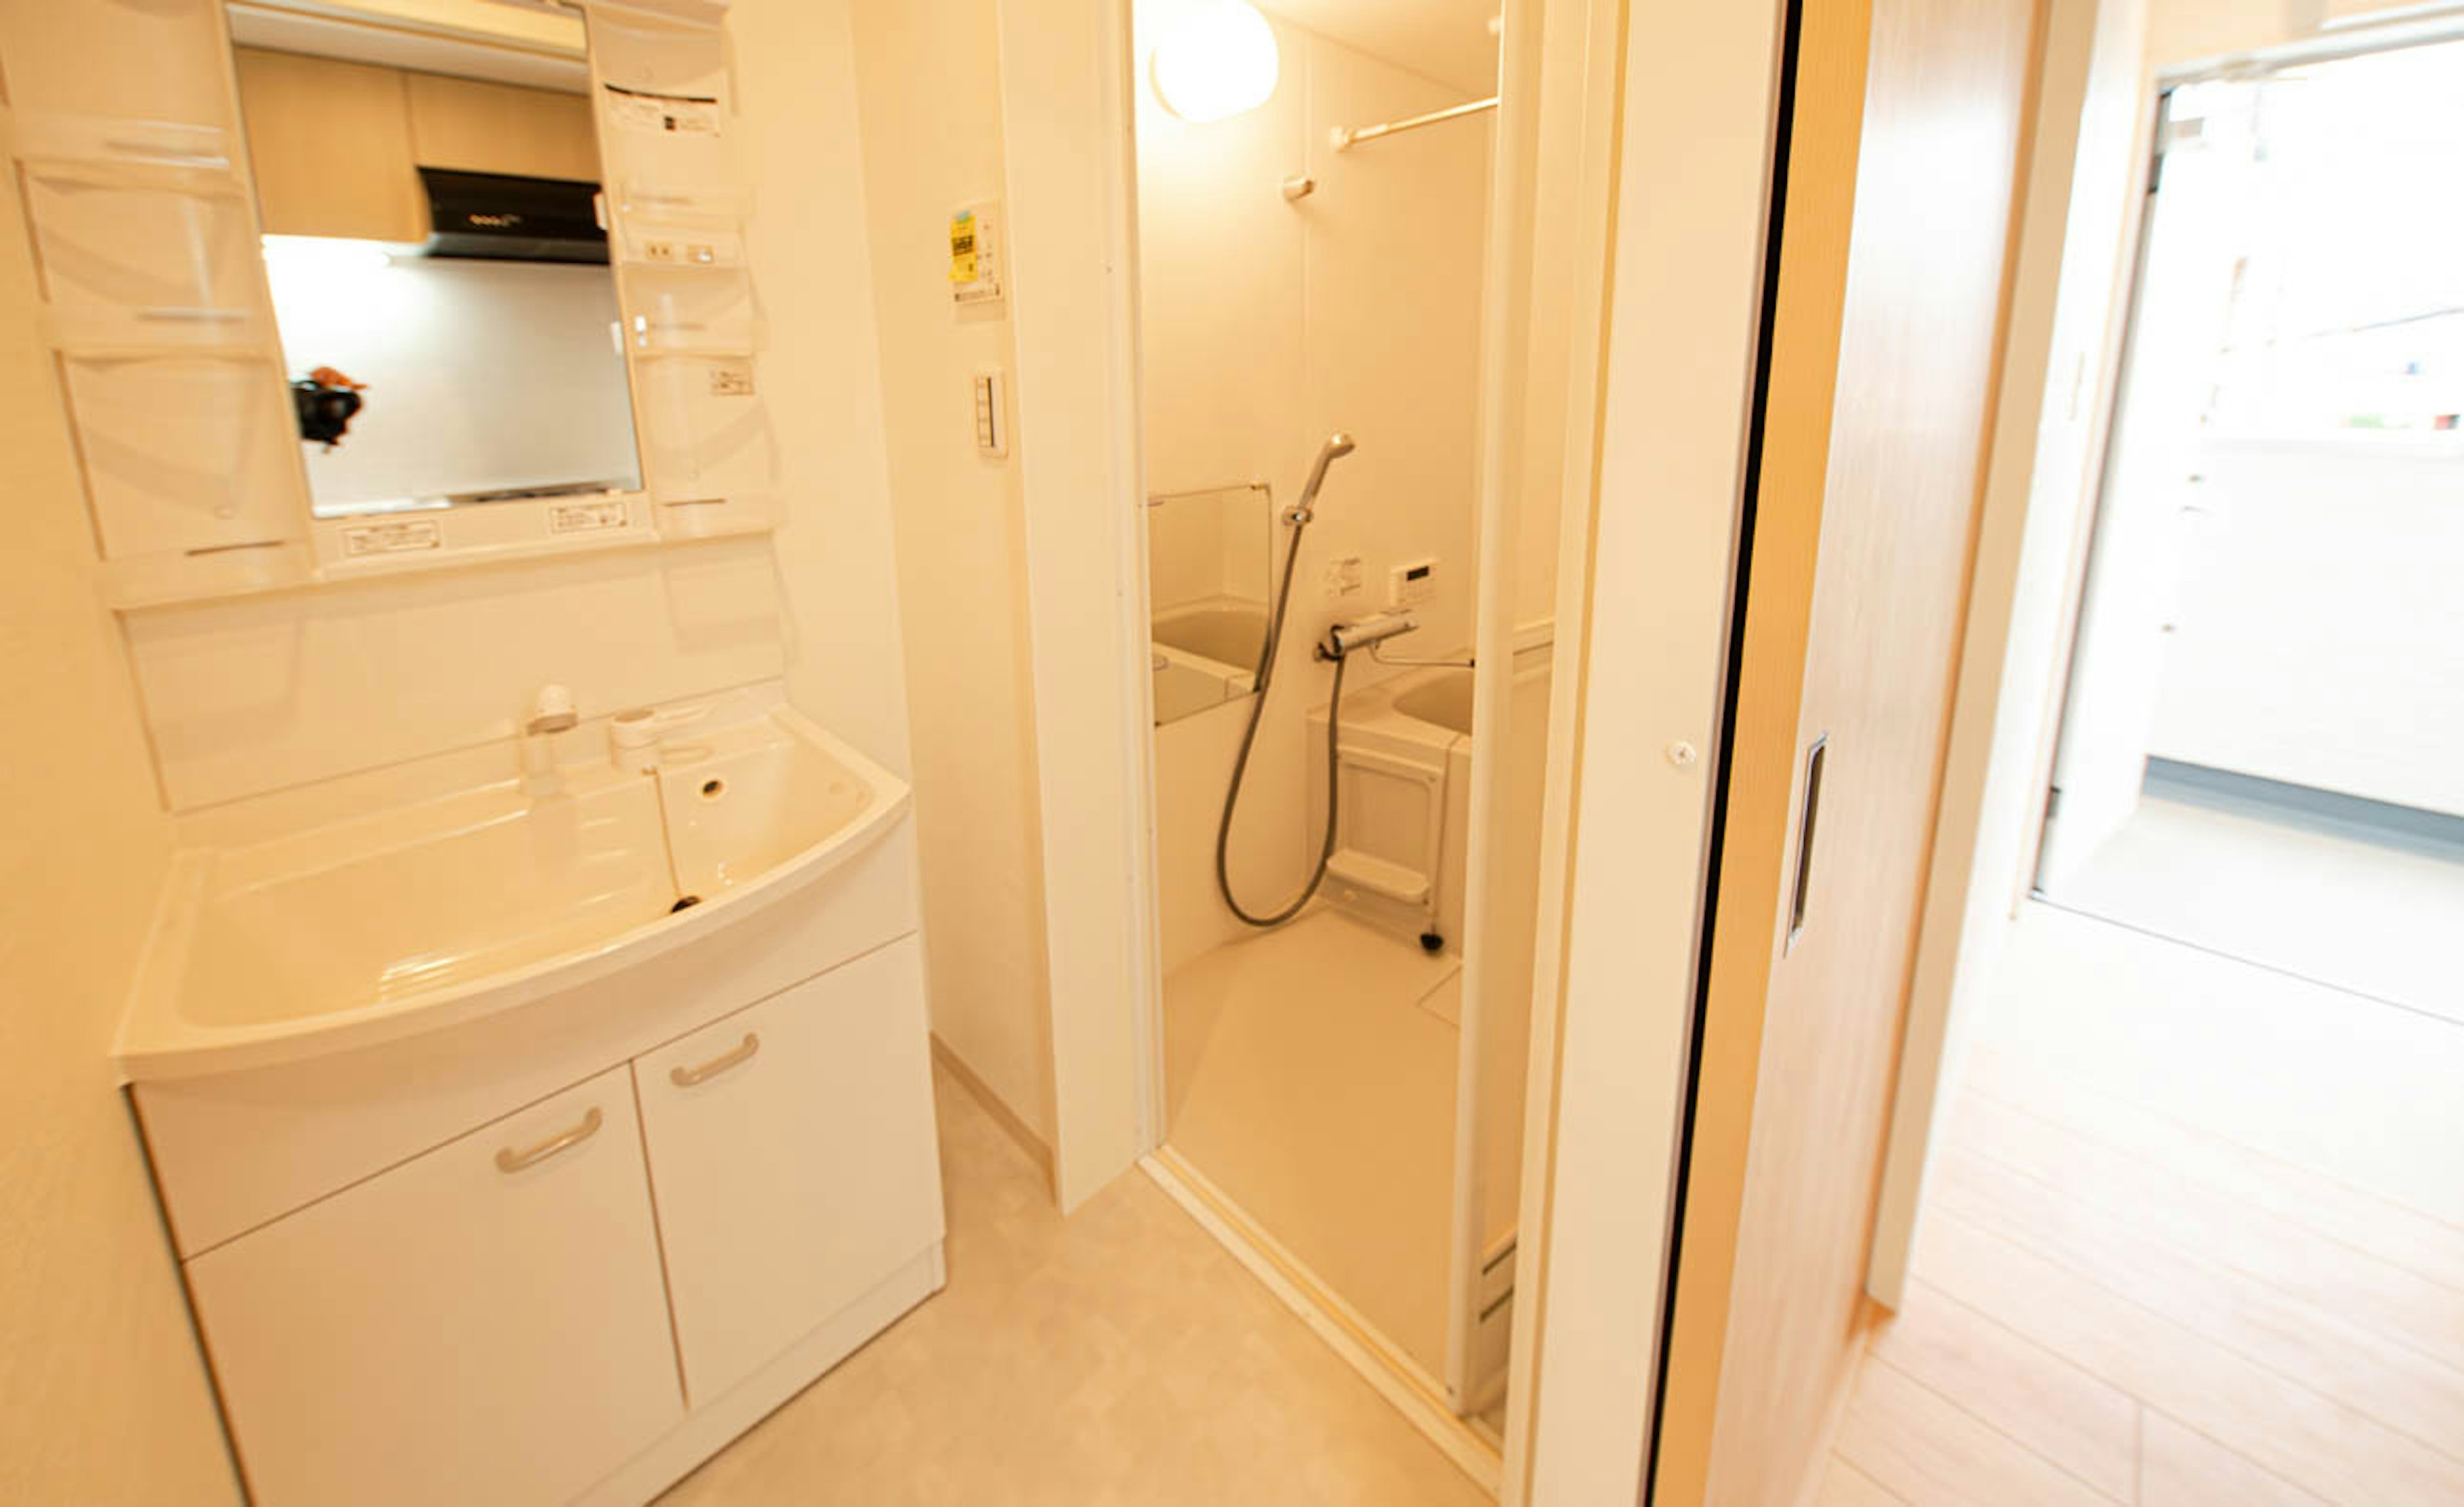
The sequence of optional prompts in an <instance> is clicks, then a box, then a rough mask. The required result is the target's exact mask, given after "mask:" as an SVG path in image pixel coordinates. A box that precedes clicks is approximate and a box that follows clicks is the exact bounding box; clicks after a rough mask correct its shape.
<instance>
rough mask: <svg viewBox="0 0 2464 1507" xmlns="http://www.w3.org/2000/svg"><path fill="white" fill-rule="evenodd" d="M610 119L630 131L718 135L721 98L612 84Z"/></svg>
mask: <svg viewBox="0 0 2464 1507" xmlns="http://www.w3.org/2000/svg"><path fill="white" fill-rule="evenodd" d="M606 89H607V119H608V120H611V121H613V122H614V123H615V124H617V125H619V126H622V127H624V128H625V129H626V130H628V131H649V132H650V133H652V134H654V135H659V136H716V135H717V134H718V101H717V100H716V99H713V98H706V97H702V96H695V95H663V94H647V93H644V92H643V91H640V90H637V89H626V88H622V87H620V86H618V85H615V84H609V85H607V86H606Z"/></svg>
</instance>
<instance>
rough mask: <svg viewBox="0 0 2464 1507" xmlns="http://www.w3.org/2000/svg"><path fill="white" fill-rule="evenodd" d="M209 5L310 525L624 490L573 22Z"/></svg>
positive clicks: (613, 362) (601, 242) (609, 307)
mask: <svg viewBox="0 0 2464 1507" xmlns="http://www.w3.org/2000/svg"><path fill="white" fill-rule="evenodd" d="M229 9H230V13H231V35H232V38H233V43H234V47H233V63H234V67H235V71H236V73H237V76H238V79H239V94H240V109H241V115H242V118H243V123H244V125H245V128H246V131H247V136H248V150H249V162H250V166H251V168H252V170H253V176H254V178H255V181H256V190H257V199H258V207H259V211H260V214H261V216H262V221H263V226H264V229H265V264H266V276H267V281H268V283H269V284H270V286H271V288H272V290H273V295H274V312H275V323H276V326H277V328H278V330H279V333H280V338H281V342H282V351H283V360H284V362H285V365H286V366H287V368H288V371H289V375H290V378H291V382H292V391H293V396H294V400H295V405H296V407H297V415H298V420H299V430H300V443H301V446H302V453H303V455H304V458H305V460H306V466H307V473H308V487H309V493H310V496H311V498H312V500H313V502H314V505H315V509H316V512H317V514H318V515H319V517H334V516H339V515H346V514H356V513H392V512H403V511H411V510H424V509H432V508H446V507H452V506H456V505H461V504H470V503H484V502H493V501H502V500H508V499H513V498H525V497H563V496H574V495H586V494H595V493H602V492H622V491H634V490H637V489H638V488H639V487H640V485H641V481H640V463H639V459H638V452H637V450H636V448H635V445H634V438H633V417H632V405H631V399H630V395H629V392H628V389H627V384H626V377H625V360H624V357H623V355H622V354H621V351H620V349H619V347H618V344H617V339H616V335H615V327H616V322H617V319H618V313H617V304H616V288H615V281H614V278H613V276H612V275H611V273H610V270H609V268H608V265H607V236H606V232H605V230H604V229H602V228H601V226H600V223H599V217H598V214H597V212H596V209H595V207H594V204H593V199H594V196H595V195H596V194H597V192H598V188H599V178H600V173H599V161H598V149H597V143H596V138H595V135H594V133H593V129H592V122H591V115H590V103H589V97H588V94H587V92H586V91H587V88H588V69H587V66H586V64H585V63H584V61H583V47H582V31H581V25H580V22H579V21H578V20H575V19H573V18H570V17H561V16H549V15H543V14H541V13H539V12H538V11H523V10H519V9H517V8H515V7H511V6H505V5H490V4H479V3H466V4H463V5H460V6H459V7H457V8H456V9H455V11H454V13H453V16H452V21H453V24H452V25H451V27H440V28H438V29H435V30H430V31H423V30H416V29H406V28H405V26H404V25H403V24H402V23H401V21H400V20H399V18H393V17H387V18H385V19H384V20H383V21H382V22H380V21H376V20H362V19H358V18H355V17H354V15H353V12H355V11H362V10H366V11H376V10H377V9H378V8H376V7H373V6H363V5H360V4H350V3H343V4H327V5H320V6H319V7H317V8H316V11H315V12H314V13H309V12H307V11H305V10H304V9H301V10H295V9H293V8H292V7H290V6H288V5H286V4H282V3H279V0H231V6H230V8H229Z"/></svg>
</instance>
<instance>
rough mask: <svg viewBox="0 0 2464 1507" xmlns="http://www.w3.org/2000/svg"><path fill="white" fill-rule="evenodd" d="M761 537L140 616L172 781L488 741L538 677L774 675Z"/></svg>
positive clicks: (777, 593) (241, 776) (381, 758)
mask: <svg viewBox="0 0 2464 1507" xmlns="http://www.w3.org/2000/svg"><path fill="white" fill-rule="evenodd" d="M785 637H786V609H785V607H784V605H783V604H782V601H781V583H780V581H779V579H778V573H777V570H776V567H775V565H774V563H773V561H772V558H771V554H770V548H769V545H768V544H767V542H765V541H763V540H760V539H741V540H727V541H720V542H715V543H711V544H705V545H697V546H694V547H692V548H687V549H670V550H663V551H657V552H650V551H627V552H623V553H620V554H613V555H605V556H596V557H583V558H577V559H568V560H557V561H552V562H548V563H543V564H534V565H519V566H505V567H500V568H497V569H492V570H480V571H472V572H457V573H454V574H451V575H444V576H425V577H406V578H403V579H398V580H389V581H382V582H378V581H371V582H365V583H361V584H356V585H353V586H351V587H348V588H345V589H339V590H326V591H316V592H297V593H288V594H284V595H280V596H274V597H266V598H258V599H251V600H245V601H231V602H223V603H216V604H212V605H208V606H200V607H188V608H178V609H169V610H164V611H158V612H149V613H145V614H142V615H140V616H137V617H134V618H132V619H130V620H129V622H128V641H129V647H130V651H131V654H132V657H133V659H134V661H135V665H136V670H137V680H138V685H139V688H140V691H141V693H142V695H143V698H144V703H145V709H146V712H147V717H148V720H149V722H150V723H151V725H152V727H153V732H154V748H155V753H156V757H157V759H158V761H159V763H160V767H161V771H162V781H163V794H164V797H165V801H166V802H167V803H168V804H169V806H170V807H171V808H172V809H173V810H188V809H192V808H194V807H198V806H204V805H210V804H213V803H215V802H217V801H224V800H231V799H236V798H238V797H243V796H251V795H257V794H261V793H264V792H268V791H274V790H279V789H283V788H285V787H287V786H291V785H297V784H304V783H306V782H308V781H311V780H317V779H325V778H330V777H332V776H334V775H344V774H349V773H351V772H353V771H357V770H363V769H373V768H376V767H378V766H380V765H385V764H392V763H398V762H401V761H402V760H405V759H411V758H418V757H421V756H423V755H426V754H430V753H445V752H447V751H449V750H452V749H457V748H468V747H471V746H473V745H475V744H482V743H488V742H494V741H501V742H502V743H504V745H505V747H506V749H507V750H508V753H510V752H511V751H512V749H513V747H514V744H513V739H514V737H515V732H516V724H517V720H518V719H519V718H520V716H521V715H522V713H523V711H524V709H525V708H527V707H528V706H529V704H530V698H531V695H532V693H533V692H534V691H535V690H536V689H537V688H539V686H541V685H543V684H547V683H549V682H556V683H560V684H562V685H567V686H570V687H572V688H573V689H574V692H575V695H576V698H577V700H578V702H579V704H580V706H581V709H582V711H583V715H584V716H596V715H599V714H601V713H603V712H606V711H611V710H618V709H621V708H624V707H627V706H632V705H637V704H640V703H645V702H658V701H668V700H673V699H677V698H681V697H690V696H694V695H700V694H705V693H708V692H711V691H715V690H719V689H723V688H728V687H731V686H741V685H746V684H749V683H751V682H754V681H759V680H773V679H778V678H780V676H781V674H782V673H783V671H784V667H785V652H784V647H783V644H784V640H785Z"/></svg>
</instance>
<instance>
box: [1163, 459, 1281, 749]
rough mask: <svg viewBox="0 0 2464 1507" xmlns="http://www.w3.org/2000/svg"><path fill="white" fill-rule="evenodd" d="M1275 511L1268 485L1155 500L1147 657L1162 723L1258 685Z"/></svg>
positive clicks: (1217, 704) (1178, 494) (1171, 494)
mask: <svg viewBox="0 0 2464 1507" xmlns="http://www.w3.org/2000/svg"><path fill="white" fill-rule="evenodd" d="M1274 513H1275V507H1274V498H1273V497H1272V496H1270V495H1269V494H1268V492H1267V490H1266V487H1265V484H1264V483H1261V482H1252V483H1249V484H1246V485H1243V486H1237V487H1218V488H1210V489H1206V490H1203V491H1181V492H1167V493H1163V494H1160V495H1157V496H1154V497H1150V498H1148V499H1147V599H1148V606H1149V610H1150V611H1151V612H1152V613H1153V615H1154V616H1153V620H1152V622H1151V624H1150V638H1149V643H1148V661H1147V662H1148V665H1149V666H1150V667H1151V668H1152V669H1153V670H1154V672H1155V722H1156V723H1157V724H1158V725H1160V724H1162V723H1166V722H1173V721H1177V720H1178V719H1179V718H1182V717H1187V716H1193V715H1195V714H1197V713H1198V712H1200V711H1203V710H1206V709H1207V708H1209V707H1220V706H1221V705H1222V704H1223V703H1225V702H1227V701H1239V700H1241V699H1242V698H1243V697H1245V696H1248V695H1249V694H1251V693H1252V692H1253V691H1254V690H1256V688H1257V672H1258V658H1259V655H1260V654H1261V653H1262V652H1263V651H1264V649H1265V643H1266V600H1267V586H1268V580H1267V577H1268V575H1269V574H1270V572H1271V571H1272V569H1273V566H1274V554H1275V540H1274Z"/></svg>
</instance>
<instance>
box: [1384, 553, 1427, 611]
mask: <svg viewBox="0 0 2464 1507" xmlns="http://www.w3.org/2000/svg"><path fill="white" fill-rule="evenodd" d="M1437 594H1438V562H1437V561H1436V560H1433V559H1418V560H1405V561H1404V562H1403V563H1401V564H1400V565H1397V566H1395V567H1394V568H1393V569H1391V570H1389V571H1388V572H1387V573H1386V605H1387V606H1389V607H1418V606H1420V605H1422V604H1423V603H1425V602H1427V601H1429V600H1430V599H1431V598H1433V597H1435V596H1437Z"/></svg>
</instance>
